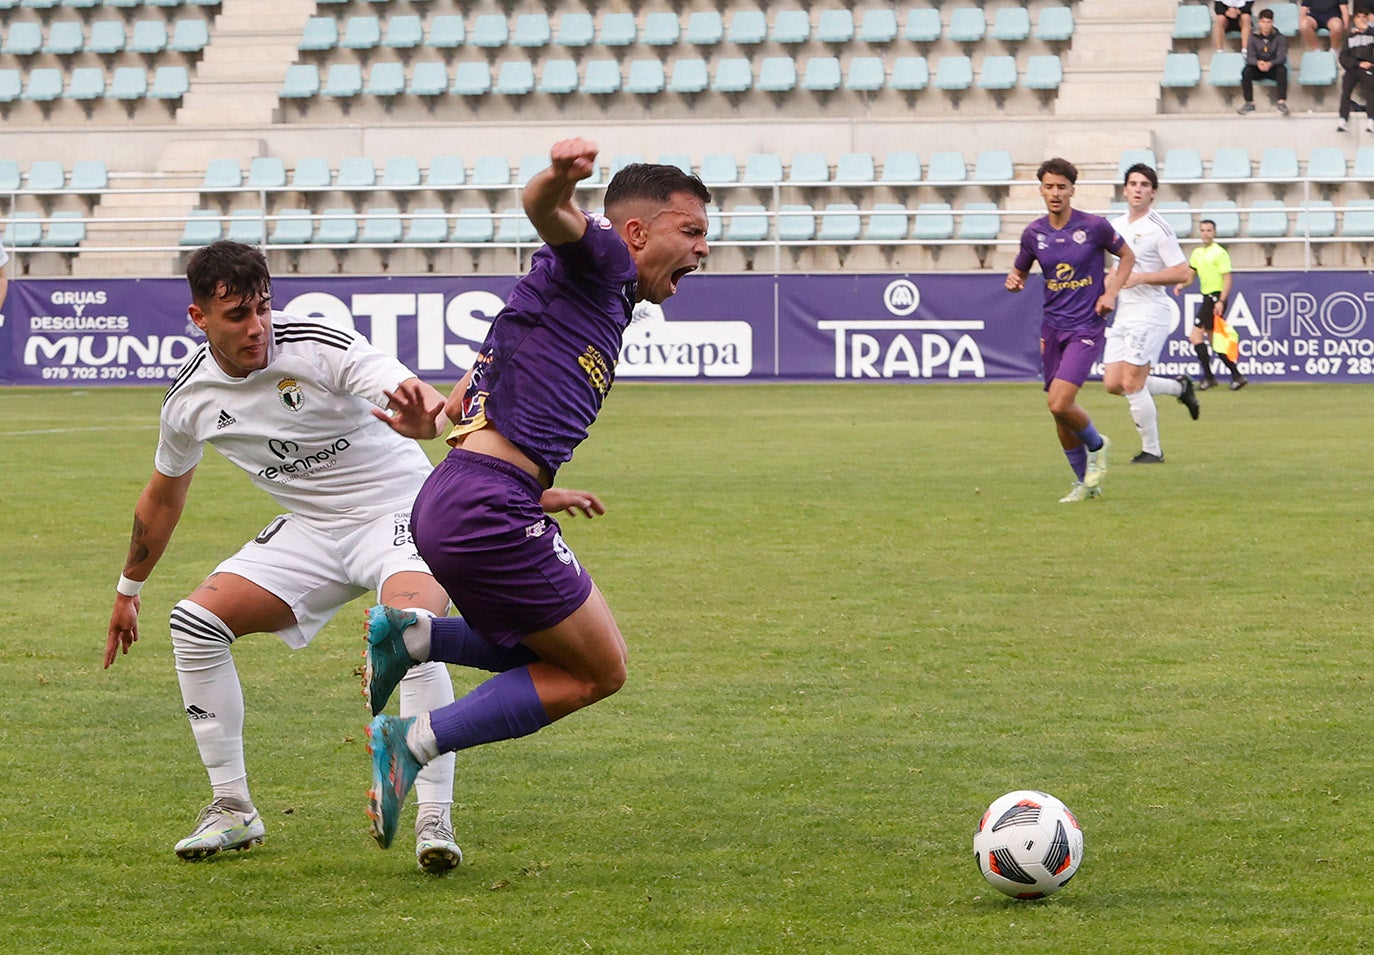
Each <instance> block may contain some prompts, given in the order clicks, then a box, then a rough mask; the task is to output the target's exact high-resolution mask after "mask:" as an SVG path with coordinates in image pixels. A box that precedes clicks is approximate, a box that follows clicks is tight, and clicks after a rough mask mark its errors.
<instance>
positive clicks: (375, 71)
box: [363, 61, 406, 97]
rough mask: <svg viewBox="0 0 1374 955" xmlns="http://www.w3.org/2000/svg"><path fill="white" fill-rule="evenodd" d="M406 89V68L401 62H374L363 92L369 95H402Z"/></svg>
mask: <svg viewBox="0 0 1374 955" xmlns="http://www.w3.org/2000/svg"><path fill="white" fill-rule="evenodd" d="M405 91H406V68H405V66H403V65H402V64H400V63H393V62H390V61H383V62H380V63H373V64H372V67H371V68H370V69H369V70H368V71H367V83H366V84H364V86H363V92H364V93H366V94H367V95H368V96H379V97H389V96H400V95H401V94H402V93H404V92H405Z"/></svg>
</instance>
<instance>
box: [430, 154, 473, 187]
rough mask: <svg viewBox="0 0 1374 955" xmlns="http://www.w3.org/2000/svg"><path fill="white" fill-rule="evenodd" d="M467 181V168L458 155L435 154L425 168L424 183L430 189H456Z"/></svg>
mask: <svg viewBox="0 0 1374 955" xmlns="http://www.w3.org/2000/svg"><path fill="white" fill-rule="evenodd" d="M466 181H467V168H466V167H465V166H464V165H463V160H462V158H461V157H459V156H435V157H434V158H433V159H431V160H430V161H429V168H428V169H426V170H425V185H426V186H428V187H429V188H431V189H439V190H443V189H456V188H458V187H459V186H461V185H463V183H465V182H466Z"/></svg>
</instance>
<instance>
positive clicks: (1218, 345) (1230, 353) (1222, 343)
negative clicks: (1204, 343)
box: [1212, 315, 1240, 361]
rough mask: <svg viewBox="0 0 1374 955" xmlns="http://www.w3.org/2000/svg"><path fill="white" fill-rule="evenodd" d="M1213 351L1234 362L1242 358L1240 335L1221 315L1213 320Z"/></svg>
mask: <svg viewBox="0 0 1374 955" xmlns="http://www.w3.org/2000/svg"><path fill="white" fill-rule="evenodd" d="M1212 351H1214V352H1216V353H1217V354H1218V355H1225V356H1226V357H1227V358H1229V359H1231V360H1232V361H1236V360H1237V359H1238V358H1239V357H1240V335H1238V334H1237V333H1236V330H1235V329H1234V328H1232V327H1231V326H1230V325H1227V324H1226V320H1225V319H1224V318H1222V317H1221V316H1220V315H1218V316H1217V317H1216V318H1214V319H1213V320H1212Z"/></svg>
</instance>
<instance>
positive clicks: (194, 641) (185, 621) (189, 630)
mask: <svg viewBox="0 0 1374 955" xmlns="http://www.w3.org/2000/svg"><path fill="white" fill-rule="evenodd" d="M170 627H171V632H172V655H173V657H174V658H175V660H176V668H177V682H178V683H179V684H181V700H182V703H183V704H185V706H186V716H187V718H188V719H189V720H190V721H191V731H192V732H193V733H194V734H195V737H196V746H197V747H198V748H199V749H200V761H201V762H202V763H204V764H205V769H206V772H208V773H209V774H210V785H211V786H212V787H214V789H215V794H216V795H219V794H220V789H221V787H222V788H223V789H224V790H225V793H224V794H225V795H229V796H232V797H234V798H238V799H243V800H245V801H248V771H247V769H246V768H245V767H244V762H243V688H242V687H241V686H240V685H239V674H238V670H237V669H236V668H235V667H234V657H233V654H231V653H230V652H229V646H230V644H232V643H233V642H234V634H233V632H232V631H231V630H230V629H229V628H228V627H226V626H225V625H224V621H222V620H220V619H219V617H217V616H215V615H214V614H213V613H211V612H210V611H208V610H206V609H205V608H204V607H202V606H200V605H199V604H196V603H192V602H191V601H189V600H182V601H180V602H179V603H178V604H177V605H176V606H175V607H174V608H172V617H171V623H170Z"/></svg>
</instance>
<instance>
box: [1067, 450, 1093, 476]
mask: <svg viewBox="0 0 1374 955" xmlns="http://www.w3.org/2000/svg"><path fill="white" fill-rule="evenodd" d="M1064 457H1066V458H1068V459H1069V467H1071V468H1073V473H1074V476H1076V477H1077V478H1078V480H1080V481H1081V480H1083V478H1084V477H1085V476H1086V475H1087V473H1088V449H1087V448H1085V447H1083V445H1081V444H1080V445H1079V446H1078V447H1076V448H1065V449H1064Z"/></svg>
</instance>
